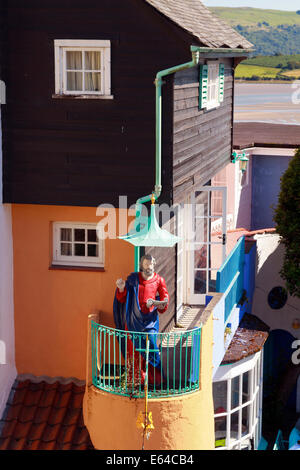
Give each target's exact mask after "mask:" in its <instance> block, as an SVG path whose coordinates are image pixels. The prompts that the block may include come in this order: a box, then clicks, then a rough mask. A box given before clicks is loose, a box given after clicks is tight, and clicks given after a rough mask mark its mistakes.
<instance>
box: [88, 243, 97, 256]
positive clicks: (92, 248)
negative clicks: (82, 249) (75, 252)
mask: <svg viewBox="0 0 300 470" xmlns="http://www.w3.org/2000/svg"><path fill="white" fill-rule="evenodd" d="M88 256H98V245H91V244H88Z"/></svg>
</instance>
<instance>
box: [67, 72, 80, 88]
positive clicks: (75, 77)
mask: <svg viewBox="0 0 300 470" xmlns="http://www.w3.org/2000/svg"><path fill="white" fill-rule="evenodd" d="M67 90H68V91H82V73H81V72H67Z"/></svg>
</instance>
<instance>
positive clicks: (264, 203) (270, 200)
mask: <svg viewBox="0 0 300 470" xmlns="http://www.w3.org/2000/svg"><path fill="white" fill-rule="evenodd" d="M290 159H291V157H285V156H266V155H253V156H252V209H251V230H258V229H261V228H270V227H274V222H273V210H272V209H271V205H272V204H273V205H275V206H276V204H277V201H278V194H279V191H280V178H281V176H282V175H283V173H284V172H285V170H286V169H287V167H288V164H289V161H290Z"/></svg>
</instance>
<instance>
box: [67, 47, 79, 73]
mask: <svg viewBox="0 0 300 470" xmlns="http://www.w3.org/2000/svg"><path fill="white" fill-rule="evenodd" d="M66 60H67V69H68V70H82V52H81V51H66Z"/></svg>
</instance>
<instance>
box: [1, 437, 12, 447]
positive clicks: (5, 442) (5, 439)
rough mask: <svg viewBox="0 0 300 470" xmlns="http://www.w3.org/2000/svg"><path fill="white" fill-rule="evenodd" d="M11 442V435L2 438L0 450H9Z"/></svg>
mask: <svg viewBox="0 0 300 470" xmlns="http://www.w3.org/2000/svg"><path fill="white" fill-rule="evenodd" d="M9 443H10V436H9V437H3V438H0V450H7V449H8V446H9Z"/></svg>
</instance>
